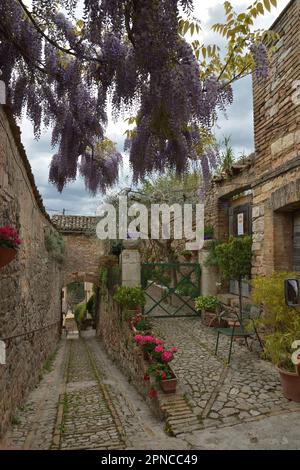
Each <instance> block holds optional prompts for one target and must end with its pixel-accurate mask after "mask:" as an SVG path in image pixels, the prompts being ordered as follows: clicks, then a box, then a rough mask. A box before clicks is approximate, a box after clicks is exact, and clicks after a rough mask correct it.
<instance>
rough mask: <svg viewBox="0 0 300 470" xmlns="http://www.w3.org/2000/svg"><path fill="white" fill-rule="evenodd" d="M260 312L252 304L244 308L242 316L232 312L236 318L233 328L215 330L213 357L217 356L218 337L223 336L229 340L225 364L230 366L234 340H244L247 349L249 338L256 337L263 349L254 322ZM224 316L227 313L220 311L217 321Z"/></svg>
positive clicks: (258, 308)
mask: <svg viewBox="0 0 300 470" xmlns="http://www.w3.org/2000/svg"><path fill="white" fill-rule="evenodd" d="M261 312H262V310H261V308H260V307H257V306H256V305H252V304H247V305H246V306H245V308H244V309H243V312H242V316H240V315H238V314H237V313H236V312H235V311H233V310H232V313H233V314H234V315H235V316H236V320H234V323H233V326H232V327H228V328H216V332H217V342H216V349H215V355H217V353H218V346H219V338H220V335H224V336H227V337H229V338H230V347H229V355H228V361H227V364H230V360H231V353H232V345H233V340H234V338H244V339H245V343H246V346H247V348H248V349H249V345H248V338H250V337H251V336H256V337H257V339H258V341H259V344H260V346H261V348H262V349H263V344H262V341H261V339H260V337H259V334H258V332H257V328H256V326H255V320H258V319H259V318H260V316H261ZM224 315H228V312H227V311H222V312H221V314H220V315H219V319H220V320H221V319H222V317H223V316H224Z"/></svg>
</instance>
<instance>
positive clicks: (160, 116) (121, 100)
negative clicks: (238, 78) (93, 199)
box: [0, 0, 264, 193]
mask: <svg viewBox="0 0 300 470" xmlns="http://www.w3.org/2000/svg"><path fill="white" fill-rule="evenodd" d="M76 6H77V0H33V1H32V10H30V11H29V10H28V9H27V7H26V4H25V3H23V2H22V1H21V0H1V2H0V18H1V20H0V70H1V79H2V80H4V81H5V82H6V84H7V87H8V92H9V95H8V98H9V101H10V103H11V105H12V107H13V110H14V113H15V115H16V116H21V113H22V111H23V110H24V109H26V112H27V116H28V117H29V119H30V120H31V121H32V122H33V125H34V133H35V136H36V137H39V136H40V133H41V126H42V125H43V124H44V125H46V126H48V125H51V126H52V127H53V132H52V144H53V146H57V148H58V151H57V152H56V154H55V155H54V156H53V159H52V163H51V167H50V175H49V179H50V181H51V182H53V183H54V184H55V185H56V186H57V188H58V190H59V191H62V190H63V188H64V187H65V185H66V184H67V183H68V182H69V181H72V180H75V179H76V175H77V172H78V170H79V172H80V174H81V175H82V176H83V177H84V179H85V183H86V186H87V188H88V189H89V190H90V191H91V192H92V193H96V192H97V191H102V192H103V191H105V190H106V189H107V188H108V187H110V186H111V185H113V184H114V183H115V182H116V181H117V178H118V167H119V164H120V162H121V155H120V154H119V153H118V152H117V150H116V148H115V146H114V145H113V144H112V143H110V144H108V141H107V140H106V139H105V137H104V128H105V124H106V122H107V118H106V106H107V99H108V96H110V97H111V101H112V105H113V114H114V115H115V116H117V115H119V114H120V113H122V115H124V113H129V112H131V111H132V110H134V112H135V113H136V128H135V129H134V130H133V132H132V133H131V135H130V138H129V139H127V142H126V145H127V148H128V149H129V151H130V163H131V166H132V170H133V176H134V179H135V181H138V180H140V179H142V178H144V177H145V176H146V175H147V174H149V173H151V172H153V171H158V172H163V171H166V170H169V169H174V170H176V172H177V173H183V172H185V171H186V170H187V169H188V168H189V165H190V162H191V161H197V160H198V161H201V157H202V168H203V173H204V175H208V173H209V168H210V167H211V165H213V163H212V162H213V160H214V158H215V156H213V155H212V154H211V152H209V153H207V154H205V155H199V154H198V152H197V149H198V148H199V145H198V144H199V139H201V135H200V133H199V132H198V130H199V127H206V128H210V127H211V126H212V124H213V123H214V120H215V117H216V113H217V111H218V110H225V108H226V107H227V106H228V104H230V103H231V102H232V90H231V87H230V85H226V83H222V82H221V81H219V80H218V79H217V77H214V76H211V77H208V78H207V79H206V80H204V81H203V80H202V81H201V80H200V69H199V62H198V61H197V59H196V57H195V55H194V52H193V49H192V47H191V46H190V45H189V44H188V43H187V42H186V41H185V40H184V39H183V38H182V37H181V36H180V35H179V33H178V21H179V10H180V9H181V11H182V10H183V11H184V12H185V13H186V14H189V13H191V11H192V7H193V1H192V0H84V17H83V20H76V15H75V10H76ZM62 11H64V12H65V14H66V16H65V14H64V13H62ZM255 47H256V49H255V50H253V53H254V54H255V56H257V60H258V62H259V61H260V62H259V70H261V72H263V71H264V68H263V63H262V62H263V53H262V50H260V52H259V50H258V47H259V46H258V45H257V46H255ZM136 110H137V111H136Z"/></svg>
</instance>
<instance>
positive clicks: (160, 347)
mask: <svg viewBox="0 0 300 470" xmlns="http://www.w3.org/2000/svg"><path fill="white" fill-rule="evenodd" d="M154 351H155V352H157V353H163V352H164V348H163V347H162V346H156V348H154Z"/></svg>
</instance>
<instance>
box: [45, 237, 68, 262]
mask: <svg viewBox="0 0 300 470" xmlns="http://www.w3.org/2000/svg"><path fill="white" fill-rule="evenodd" d="M45 246H46V249H47V251H48V252H49V253H50V254H51V256H52V258H54V259H55V260H56V261H58V262H59V263H62V262H63V260H64V253H65V242H64V239H63V237H62V235H61V234H60V233H58V232H57V231H56V230H52V229H51V230H50V232H49V233H48V234H47V235H45Z"/></svg>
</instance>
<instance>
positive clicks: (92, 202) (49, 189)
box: [20, 0, 288, 215]
mask: <svg viewBox="0 0 300 470" xmlns="http://www.w3.org/2000/svg"><path fill="white" fill-rule="evenodd" d="M222 3H223V2H221V1H219V0H206V1H204V0H195V2H194V4H195V16H196V17H197V18H199V19H200V20H201V23H202V31H203V32H202V41H203V42H205V43H216V42H217V40H218V37H217V36H215V35H214V34H213V33H211V32H210V31H209V26H210V25H211V24H214V23H216V22H218V21H222V20H223V7H222ZM287 3H288V0H278V8H277V9H276V10H275V9H273V11H272V14H268V15H267V16H266V17H265V18H261V19H260V20H259V22H257V25H256V26H257V27H263V28H268V27H269V26H270V25H271V24H272V23H273V21H274V20H275V18H276V17H277V16H278V15H279V13H280V12H281V11H282V9H283V8H284V7H285V6H286V5H287ZM232 4H233V5H234V6H235V7H236V9H237V10H245V8H246V7H247V6H248V5H249V4H250V1H249V2H247V1H246V2H245V0H233V1H232ZM20 125H21V130H22V141H23V144H24V146H25V148H26V152H27V156H28V158H29V160H30V163H31V166H32V170H33V173H34V176H35V181H36V184H37V186H38V189H39V191H40V192H41V194H42V196H43V199H44V205H45V207H46V209H47V210H48V212H49V214H50V215H53V214H55V213H62V210H63V209H65V210H66V214H81V215H95V210H96V207H97V205H98V204H99V202H100V201H101V199H102V198H101V196H98V197H91V196H90V195H89V194H88V193H87V191H86V190H85V187H84V184H83V181H82V180H81V179H78V180H77V181H76V182H74V183H72V184H69V186H68V187H67V188H66V189H65V190H64V191H63V193H62V194H60V193H58V192H57V190H56V188H55V187H54V186H53V185H51V184H49V183H48V172H49V163H50V160H51V155H52V154H53V150H52V149H51V146H50V134H51V131H49V130H48V131H46V132H44V133H43V135H42V137H41V138H40V140H39V141H36V140H34V137H33V132H32V126H31V124H30V122H29V121H28V120H27V119H26V118H24V119H23V120H22V121H21V123H20ZM126 128H127V125H126V124H125V123H124V122H123V121H119V122H112V121H110V122H109V124H108V128H107V135H108V137H109V138H111V139H112V140H113V141H114V142H116V143H117V144H118V147H119V150H120V151H122V150H123V141H124V135H123V134H124V132H125V130H126ZM216 134H217V136H218V139H220V140H222V139H223V137H224V136H230V137H231V142H232V145H233V147H234V150H235V153H236V155H239V154H240V153H245V154H249V153H251V152H252V151H253V149H254V144H253V112H252V90H251V78H250V77H247V78H244V79H243V80H241V81H239V82H238V83H237V84H235V86H234V104H233V105H232V106H231V107H230V108H229V109H228V111H227V119H226V118H225V117H224V116H220V119H219V121H218V128H217V129H216ZM129 185H130V171H129V168H128V159H127V158H126V156H124V165H123V169H122V170H121V172H120V186H121V187H124V186H129Z"/></svg>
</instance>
